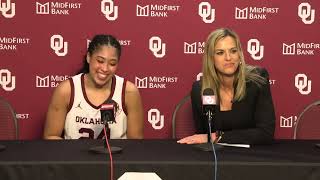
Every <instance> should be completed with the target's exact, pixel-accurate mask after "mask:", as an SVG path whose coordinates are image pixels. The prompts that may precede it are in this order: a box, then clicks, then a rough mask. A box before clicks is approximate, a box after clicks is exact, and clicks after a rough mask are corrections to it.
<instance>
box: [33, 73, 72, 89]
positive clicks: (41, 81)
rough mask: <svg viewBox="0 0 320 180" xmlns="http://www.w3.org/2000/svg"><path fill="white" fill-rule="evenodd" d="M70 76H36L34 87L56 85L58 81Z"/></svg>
mask: <svg viewBox="0 0 320 180" xmlns="http://www.w3.org/2000/svg"><path fill="white" fill-rule="evenodd" d="M69 78H70V76H68V75H64V76H59V75H48V76H36V87H37V88H50V87H57V86H58V85H59V83H60V82H62V81H64V80H67V79H69Z"/></svg>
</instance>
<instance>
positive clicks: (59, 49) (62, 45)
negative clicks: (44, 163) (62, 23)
mask: <svg viewBox="0 0 320 180" xmlns="http://www.w3.org/2000/svg"><path fill="white" fill-rule="evenodd" d="M50 47H51V49H53V50H54V52H55V53H56V55H57V56H65V55H67V53H68V42H65V41H63V37H62V36H61V35H59V34H56V35H53V36H51V38H50Z"/></svg>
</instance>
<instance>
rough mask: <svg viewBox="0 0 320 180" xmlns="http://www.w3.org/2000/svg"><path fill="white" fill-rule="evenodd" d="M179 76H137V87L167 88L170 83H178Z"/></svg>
mask: <svg viewBox="0 0 320 180" xmlns="http://www.w3.org/2000/svg"><path fill="white" fill-rule="evenodd" d="M177 82H178V77H166V76H162V77H156V76H153V77H152V76H149V77H143V78H139V77H135V85H136V86H137V88H140V89H146V88H149V89H154V88H158V89H165V88H167V86H168V85H169V84H173V83H177Z"/></svg>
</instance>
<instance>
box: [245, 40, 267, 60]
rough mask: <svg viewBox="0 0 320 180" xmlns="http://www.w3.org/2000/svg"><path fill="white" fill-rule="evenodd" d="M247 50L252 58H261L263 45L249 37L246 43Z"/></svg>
mask: <svg viewBox="0 0 320 180" xmlns="http://www.w3.org/2000/svg"><path fill="white" fill-rule="evenodd" d="M247 51H248V53H250V55H251V57H252V58H253V59H254V60H261V59H262V58H263V53H264V46H262V45H260V41H259V40H257V39H250V40H249V41H248V45H247Z"/></svg>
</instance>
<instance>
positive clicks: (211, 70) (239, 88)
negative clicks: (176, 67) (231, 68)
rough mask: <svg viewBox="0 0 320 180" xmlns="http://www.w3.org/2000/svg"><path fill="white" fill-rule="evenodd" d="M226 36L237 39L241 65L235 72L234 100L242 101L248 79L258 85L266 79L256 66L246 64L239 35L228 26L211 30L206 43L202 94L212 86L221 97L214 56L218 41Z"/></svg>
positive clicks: (218, 96)
mask: <svg viewBox="0 0 320 180" xmlns="http://www.w3.org/2000/svg"><path fill="white" fill-rule="evenodd" d="M225 37H232V38H233V39H234V40H235V42H236V46H237V49H238V53H239V57H240V62H239V66H238V69H237V71H236V73H235V76H234V81H233V87H234V88H235V92H234V97H233V100H234V101H240V100H242V99H243V98H244V97H245V94H246V81H253V82H254V83H256V84H257V85H259V86H261V85H262V84H264V83H266V79H265V78H263V77H261V76H260V75H259V73H258V72H257V71H256V67H254V66H250V65H246V63H245V60H244V56H243V51H242V48H241V43H240V39H239V36H238V35H237V34H236V33H235V32H234V31H232V30H231V29H227V28H220V29H217V30H215V31H213V32H211V33H210V34H209V36H208V38H207V41H206V43H205V49H204V54H203V59H202V73H203V77H202V85H201V94H202V92H203V90H204V89H206V88H212V89H213V91H214V94H216V95H217V100H218V101H219V100H220V98H221V97H220V93H219V89H220V86H221V79H220V78H219V76H218V74H217V71H216V68H215V65H214V63H213V61H212V58H213V55H214V49H215V46H216V44H217V42H218V41H219V40H221V39H223V38H225Z"/></svg>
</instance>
